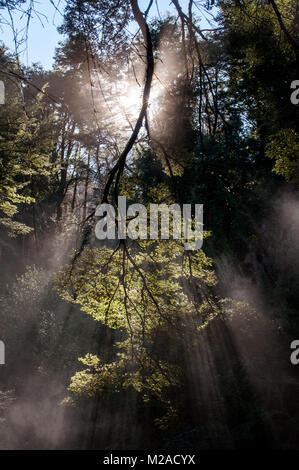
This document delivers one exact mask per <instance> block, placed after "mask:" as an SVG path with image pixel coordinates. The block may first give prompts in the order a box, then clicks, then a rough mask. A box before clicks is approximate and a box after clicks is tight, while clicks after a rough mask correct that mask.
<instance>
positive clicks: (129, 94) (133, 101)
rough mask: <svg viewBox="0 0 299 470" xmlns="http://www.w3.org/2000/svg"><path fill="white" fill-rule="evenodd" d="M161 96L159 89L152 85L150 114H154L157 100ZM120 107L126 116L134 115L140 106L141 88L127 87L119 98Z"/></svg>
mask: <svg viewBox="0 0 299 470" xmlns="http://www.w3.org/2000/svg"><path fill="white" fill-rule="evenodd" d="M161 95H162V91H161V88H160V87H159V86H158V85H157V84H154V85H153V86H152V88H151V93H150V100H149V108H150V110H151V112H156V110H157V105H158V100H159V98H160V97H161ZM119 104H120V107H121V108H122V109H123V111H124V112H125V113H126V114H131V115H135V114H136V113H137V112H138V111H139V110H140V108H141V105H142V89H141V87H138V86H135V87H132V86H131V87H128V88H127V90H126V91H125V93H123V94H121V96H120V97H119Z"/></svg>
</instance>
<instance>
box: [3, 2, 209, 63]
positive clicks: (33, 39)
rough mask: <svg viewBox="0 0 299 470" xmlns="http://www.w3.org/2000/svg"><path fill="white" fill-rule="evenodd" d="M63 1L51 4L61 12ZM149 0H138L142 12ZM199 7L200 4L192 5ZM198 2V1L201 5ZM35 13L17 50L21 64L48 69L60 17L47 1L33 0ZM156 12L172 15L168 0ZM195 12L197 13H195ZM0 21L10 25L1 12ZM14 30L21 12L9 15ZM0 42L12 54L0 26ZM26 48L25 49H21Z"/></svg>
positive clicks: (21, 21) (22, 20) (22, 21)
mask: <svg viewBox="0 0 299 470" xmlns="http://www.w3.org/2000/svg"><path fill="white" fill-rule="evenodd" d="M65 3H66V2H65V0H55V4H56V5H59V6H58V8H59V10H60V11H61V12H62V11H63V6H64V5H65ZM148 3H149V0H139V7H140V9H141V10H142V11H145V10H146V8H147V6H148ZM194 3H195V4H199V3H200V2H194ZM201 3H202V2H201ZM35 5H36V10H37V11H38V13H33V15H32V19H31V21H30V26H29V34H28V40H27V42H26V43H24V44H23V46H22V47H21V48H20V50H19V51H18V52H19V53H20V57H21V60H22V62H23V64H24V65H31V64H32V63H36V62H38V63H40V64H41V65H42V66H43V68H45V69H51V66H52V64H53V57H54V55H55V48H56V47H57V46H58V43H59V41H62V40H63V39H64V38H63V36H62V35H60V34H59V33H58V31H57V27H58V26H59V25H60V24H61V22H62V15H61V14H60V13H59V12H58V11H57V10H55V8H54V6H53V4H51V1H50V0H36V1H35ZM158 5H159V11H160V13H161V15H162V14H165V13H166V12H167V11H168V12H170V13H173V12H175V9H174V6H173V5H172V4H171V1H170V0H158ZM180 5H181V6H182V8H183V9H186V7H187V5H188V0H180ZM151 12H152V16H158V13H157V8H156V2H155V1H154V2H153V6H152V9H151ZM198 13H199V11H198ZM1 16H2V20H3V19H4V21H7V22H10V17H9V15H8V14H7V13H6V12H4V11H3V10H1ZM13 20H14V24H15V29H18V30H20V31H22V29H23V31H24V26H25V25H26V21H27V20H26V17H24V15H23V14H22V12H20V11H18V12H16V13H14V14H13ZM203 24H204V26H205V27H209V26H208V24H207V22H206V21H204V22H203ZM0 41H3V42H4V44H5V45H6V47H8V48H9V49H10V50H11V51H12V52H14V51H15V47H14V40H13V32H12V29H11V27H9V26H8V25H3V26H2V27H1V28H0ZM26 45H27V47H25V46H26Z"/></svg>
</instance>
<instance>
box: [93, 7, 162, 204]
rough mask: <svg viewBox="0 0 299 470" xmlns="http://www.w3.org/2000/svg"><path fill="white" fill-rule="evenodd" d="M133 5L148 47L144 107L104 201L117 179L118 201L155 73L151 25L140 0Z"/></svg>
mask: <svg viewBox="0 0 299 470" xmlns="http://www.w3.org/2000/svg"><path fill="white" fill-rule="evenodd" d="M130 3H131V7H132V10H133V14H134V18H135V20H136V21H137V23H138V25H139V28H140V30H141V33H142V36H143V39H144V42H145V47H146V76H145V85H144V90H143V97H142V107H141V110H140V113H139V116H138V119H137V122H136V124H135V127H134V129H133V132H132V134H131V137H130V139H129V140H128V142H127V145H126V146H125V148H124V150H123V151H122V153H121V155H120V157H119V159H118V161H117V163H116V164H115V165H114V167H113V168H112V170H111V172H110V175H109V178H108V181H107V183H106V185H105V188H104V194H103V200H102V202H103V203H107V202H108V196H109V192H110V189H111V186H112V184H113V182H114V180H115V191H114V197H115V200H116V201H117V194H118V186H119V180H120V177H121V175H122V173H123V170H124V167H125V163H126V159H127V156H128V154H129V152H130V151H131V149H132V147H133V145H134V143H135V142H136V139H137V137H138V134H139V131H140V129H141V126H142V123H143V120H144V117H145V114H146V110H147V107H148V101H149V97H150V90H151V84H152V79H153V73H154V56H153V46H152V39H151V35H150V31H149V27H148V25H147V23H146V20H145V18H144V16H143V14H142V13H141V11H140V9H139V6H138V2H137V0H130Z"/></svg>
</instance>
